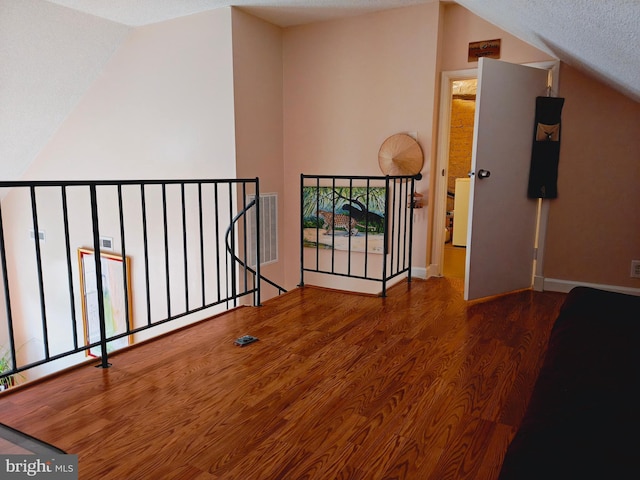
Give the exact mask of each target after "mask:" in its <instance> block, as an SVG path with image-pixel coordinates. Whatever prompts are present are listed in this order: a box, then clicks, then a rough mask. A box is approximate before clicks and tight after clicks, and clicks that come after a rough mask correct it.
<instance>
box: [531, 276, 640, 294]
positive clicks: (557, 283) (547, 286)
mask: <svg viewBox="0 0 640 480" xmlns="http://www.w3.org/2000/svg"><path fill="white" fill-rule="evenodd" d="M539 282H542V290H546V291H550V292H562V293H569V291H571V289H572V288H574V287H591V288H597V289H599V290H607V291H609V292H618V293H626V294H627V295H636V296H640V288H633V287H620V286H617V285H602V284H598V283H588V282H576V281H572V280H560V279H557V278H543V277H536V279H534V289H536V284H537V283H539Z"/></svg>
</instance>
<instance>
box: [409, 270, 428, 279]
mask: <svg viewBox="0 0 640 480" xmlns="http://www.w3.org/2000/svg"><path fill="white" fill-rule="evenodd" d="M411 276H412V277H416V278H425V279H426V278H429V275H428V274H427V269H426V268H424V267H411Z"/></svg>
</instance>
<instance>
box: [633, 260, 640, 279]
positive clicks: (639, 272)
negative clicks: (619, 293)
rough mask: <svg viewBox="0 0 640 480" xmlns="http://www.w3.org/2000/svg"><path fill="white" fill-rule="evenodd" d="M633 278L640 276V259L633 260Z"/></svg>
mask: <svg viewBox="0 0 640 480" xmlns="http://www.w3.org/2000/svg"><path fill="white" fill-rule="evenodd" d="M631 278H640V260H631Z"/></svg>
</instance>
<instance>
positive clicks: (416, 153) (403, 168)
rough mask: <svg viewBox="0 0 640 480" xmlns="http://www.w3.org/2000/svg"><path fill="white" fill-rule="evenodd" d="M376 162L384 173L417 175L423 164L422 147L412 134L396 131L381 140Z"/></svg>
mask: <svg viewBox="0 0 640 480" xmlns="http://www.w3.org/2000/svg"><path fill="white" fill-rule="evenodd" d="M378 164H379V165H380V170H382V173H384V174H385V175H390V176H396V175H417V174H419V173H420V170H422V165H423V164H424V156H423V154H422V148H421V147H420V144H419V143H418V142H417V141H416V140H415V139H414V138H413V137H412V136H410V135H407V134H406V133H396V134H395V135H391V136H390V137H389V138H387V139H386V140H385V141H384V142H382V146H381V147H380V151H379V152H378Z"/></svg>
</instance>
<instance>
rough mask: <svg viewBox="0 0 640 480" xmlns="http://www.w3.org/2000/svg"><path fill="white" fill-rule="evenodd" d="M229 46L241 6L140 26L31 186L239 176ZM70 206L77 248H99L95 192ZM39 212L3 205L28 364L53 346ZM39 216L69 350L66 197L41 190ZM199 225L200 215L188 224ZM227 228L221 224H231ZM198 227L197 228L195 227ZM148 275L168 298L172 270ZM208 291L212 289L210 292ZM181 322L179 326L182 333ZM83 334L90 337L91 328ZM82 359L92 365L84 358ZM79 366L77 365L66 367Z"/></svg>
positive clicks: (174, 234)
mask: <svg viewBox="0 0 640 480" xmlns="http://www.w3.org/2000/svg"><path fill="white" fill-rule="evenodd" d="M231 47H232V38H231V9H228V8H227V9H220V10H214V11H211V12H208V13H203V14H199V15H194V16H190V17H184V18H180V19H177V20H173V21H170V22H164V23H160V24H155V25H151V26H147V27H141V28H138V29H135V30H134V31H133V33H132V34H131V35H130V36H129V37H128V38H127V40H126V41H125V42H124V43H123V45H122V47H121V48H120V49H119V50H118V51H117V52H116V53H115V55H114V56H113V57H112V59H111V60H110V62H109V63H108V64H107V66H106V68H105V70H104V72H103V73H102V75H101V76H100V78H99V79H98V80H97V81H96V82H95V83H94V84H93V85H92V86H91V88H90V89H89V90H88V91H87V92H86V93H85V95H84V96H83V98H82V99H81V101H80V102H79V104H78V105H77V107H76V108H75V109H74V110H73V112H72V113H71V115H70V116H69V117H68V118H67V119H66V120H65V121H64V122H63V124H62V125H61V127H60V128H59V130H58V131H57V132H56V135H55V136H54V137H53V138H52V139H51V141H50V142H49V143H48V144H47V146H46V147H45V148H44V150H43V151H42V152H40V154H39V155H38V157H37V158H36V159H35V160H34V161H33V163H32V164H31V166H30V168H29V169H28V171H27V173H26V174H25V176H24V179H29V180H31V179H36V180H38V179H45V180H57V179H81V180H95V179H165V178H182V179H188V178H235V177H236V163H235V120H234V102H233V99H234V95H233V88H234V85H233V58H232V48H231ZM254 176H255V175H254ZM125 188H126V187H125ZM154 192H155V193H154V194H153V195H152V194H149V197H148V200H149V202H150V201H151V197H152V196H155V197H156V198H158V197H159V194H158V191H157V190H155V191H154ZM176 193H179V192H177V191H176V190H175V189H172V188H170V187H169V189H168V197H170V198H171V197H172V196H173V198H176V199H179V197H175V195H176ZM192 193H193V192H192ZM107 198H111V199H113V198H114V195H113V192H112V194H108V193H105V194H104V195H103V196H101V199H103V200H105V201H106V199H107ZM128 198H129V197H128V196H127V195H126V193H125V198H124V203H125V207H124V209H125V211H127V212H132V213H131V216H132V217H133V216H135V213H136V212H140V200H139V197H137V198H136V199H134V198H133V196H132V197H131V199H132V202H131V203H128ZM191 198H192V199H193V198H194V196H193V195H191ZM178 201H179V200H177V201H176V205H177V204H178V203H177V202H178ZM69 202H70V205H72V206H71V207H70V214H69V215H70V236H71V239H70V242H71V249H72V250H73V251H74V252H75V249H76V248H79V247H87V246H90V245H92V235H91V228H90V222H89V221H88V219H89V218H90V216H89V210H88V208H89V207H88V205H89V203H88V196H87V195H84V197H83V196H82V195H76V192H71V193H70V195H69ZM101 205H106V204H102V203H101ZM115 205H117V203H115V202H114V203H111V206H110V207H105V208H102V207H101V224H100V229H101V234H102V235H106V236H112V237H113V239H114V246H115V248H114V250H115V251H116V252H120V251H121V241H120V238H119V223H118V216H117V208H116V207H114V206H115ZM156 205H158V206H159V205H160V204H159V203H157V204H156ZM29 208H30V207H29V201H28V197H25V195H24V194H17V193H15V192H11V194H9V195H8V196H7V197H6V198H4V199H3V203H2V209H3V212H2V213H3V222H4V229H5V230H4V231H5V235H6V243H7V256H8V262H7V263H8V269H9V272H10V273H11V275H10V277H12V278H13V279H14V280H13V282H14V283H13V284H12V309H13V310H14V315H15V318H20V319H21V322H17V324H16V325H17V327H16V328H17V338H16V346H17V348H18V349H19V355H20V358H21V362H23V363H24V362H26V361H33V360H34V359H39V358H41V355H42V345H43V342H42V338H41V334H40V333H39V332H40V330H41V329H40V327H39V322H40V318H41V314H40V306H39V299H38V290H37V285H38V278H37V275H36V273H37V272H36V267H35V253H34V248H33V241H29V240H28V239H29V231H30V229H32V228H33V227H32V224H31V223H30V222H31V215H30V210H29ZM38 210H39V211H38V214H39V222H40V224H39V229H40V230H44V231H45V232H46V233H47V240H46V242H44V243H42V255H43V257H42V258H43V263H44V264H46V266H47V271H46V272H45V279H44V283H45V295H46V300H47V302H46V303H47V319H48V322H49V330H50V332H51V335H52V343H53V345H54V346H55V348H56V349H57V348H61V347H60V346H61V345H64V346H65V347H70V346H71V345H70V344H69V342H70V339H69V336H68V335H67V336H66V338H62V337H63V336H64V335H63V332H67V331H68V324H67V323H66V322H68V319H69V295H68V287H67V284H66V281H65V282H61V281H60V279H65V278H67V277H66V276H67V272H66V256H65V252H66V247H65V245H64V232H63V231H62V225H61V224H60V218H61V216H60V194H59V192H58V191H55V192H53V191H51V192H49V191H45V192H42V193H39V198H38ZM168 210H169V211H168V217H169V221H170V222H171V220H172V219H173V220H174V221H175V220H177V219H180V215H181V214H180V213H179V212H178V208H175V209H172V208H169V209H168ZM159 212H160V210H159V209H158V210H154V211H148V215H149V218H150V219H155V220H158V219H159V221H157V222H156V223H155V225H160V224H161V220H162V217H161V214H160V213H159ZM192 221H195V220H194V218H191V220H190V221H189V222H192ZM125 222H126V219H125ZM151 223H152V220H150V224H151ZM175 224H176V223H174V225H175ZM226 224H228V222H227V223H226ZM226 224H223V227H222V228H226ZM189 225H192V226H193V227H192V228H193V230H194V231H197V228H198V227H197V224H192V223H189ZM138 227H139V226H138V225H136V227H135V228H132V229H130V230H129V231H128V233H127V245H128V248H127V255H128V256H130V257H131V258H132V262H133V268H132V270H133V272H134V274H133V278H132V290H133V292H134V298H135V294H136V293H138V294H139V296H138V297H137V301H134V314H133V317H134V322H135V326H138V325H140V324H141V322H145V321H146V306H145V301H144V298H143V297H144V295H143V294H142V292H145V286H144V269H143V268H142V266H143V260H142V259H143V258H144V252H143V251H142V250H141V248H142V247H141V242H135V240H134V238H133V237H136V236H140V235H141V233H140V232H141V228H138ZM150 228H151V231H150V233H149V237H150V247H149V248H150V249H152V250H153V249H154V248H155V249H158V251H162V249H163V248H164V247H163V245H162V240H161V239H162V232H161V231H160V230H159V229H158V230H155V231H154V230H153V229H152V228H153V227H150ZM180 228H181V224H180V225H179V227H177V228H175V229H173V230H172V231H170V232H169V236H170V251H169V257H170V262H171V272H172V275H171V281H170V283H171V288H172V289H174V290H172V291H174V292H175V297H174V304H173V305H172V311H173V312H176V311H180V302H181V301H182V302H184V300H183V299H184V294H183V293H182V292H184V280H183V279H184V272H183V267H182V266H181V265H180V255H181V254H182V240H181V234H180V233H179V231H178V229H180ZM205 235H206V233H205ZM131 240H134V241H133V242H131V244H133V245H137V247H136V248H139V249H140V250H135V249H134V248H129V246H130V241H131ZM196 250H197V249H196V248H195V247H194V248H192V249H190V251H191V252H196ZM174 252H178V253H174ZM73 268H74V278H75V279H77V278H78V272H77V269H78V266H77V264H76V263H75V262H73ZM150 268H151V272H150V277H151V289H152V290H153V291H154V292H155V293H153V294H152V296H153V297H154V298H155V299H162V298H165V297H166V295H164V294H165V293H166V285H165V284H164V280H163V279H164V263H163V262H153V263H152V264H151V265H150ZM191 286H192V287H196V285H191ZM207 288H209V289H211V288H214V286H213V285H208V287H207ZM198 291H199V289H198V288H193V289H192V292H198ZM172 297H173V294H172ZM209 298H215V297H213V296H210V297H209ZM175 299H177V300H175ZM75 307H76V308H75V309H76V312H77V318H78V319H81V310H80V298H76V306H75ZM163 308H165V309H166V306H164V305H162V301H161V300H157V301H156V302H154V304H153V305H152V310H153V312H154V315H153V317H154V319H156V320H157V319H158V316H156V315H155V314H156V313H158V314H162V313H164V312H162V309H163ZM208 313H209V314H210V313H211V312H208ZM203 316H205V315H204V314H203ZM193 320H194V319H193V318H190V319H189V321H193ZM180 323H181V321H178V322H175V323H174V324H173V325H172V327H173V328H175V327H177V326H179V325H180ZM61 325H62V326H61ZM79 328H80V331H82V330H81V328H82V326H81V324H80V325H79ZM163 328H165V327H159V328H158V327H157V328H155V329H154V330H153V331H152V334H156V335H157V334H158V333H161V331H162V330H163ZM58 336H59V338H58ZM146 336H148V334H146V333H144V334H140V335H138V337H139V339H142V338H144V337H146ZM0 340H1V338H0ZM65 342H66V343H65ZM79 357H80V359H84V356H83V355H79ZM77 360H78V359H73V358H69V359H67V360H65V362H67V363H73V362H74V361H77ZM59 367H60V366H59V365H55V366H51V365H46V366H43V367H41V368H39V369H36V370H32V371H30V373H29V375H36V376H37V375H39V374H42V373H47V372H48V371H52V370H55V369H57V368H59Z"/></svg>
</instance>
